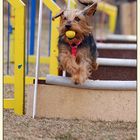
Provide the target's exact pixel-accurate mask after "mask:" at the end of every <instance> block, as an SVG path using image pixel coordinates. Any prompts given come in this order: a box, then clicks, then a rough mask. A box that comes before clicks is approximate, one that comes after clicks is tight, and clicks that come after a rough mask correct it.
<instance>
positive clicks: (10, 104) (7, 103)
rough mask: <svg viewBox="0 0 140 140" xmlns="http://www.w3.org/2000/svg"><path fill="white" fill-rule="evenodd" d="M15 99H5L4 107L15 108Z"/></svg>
mask: <svg viewBox="0 0 140 140" xmlns="http://www.w3.org/2000/svg"><path fill="white" fill-rule="evenodd" d="M14 102H15V100H14V99H13V98H12V99H4V108H5V109H14Z"/></svg>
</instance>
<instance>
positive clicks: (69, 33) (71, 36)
mask: <svg viewBox="0 0 140 140" xmlns="http://www.w3.org/2000/svg"><path fill="white" fill-rule="evenodd" d="M65 35H66V37H67V38H68V39H73V38H74V37H75V35H76V32H75V31H72V30H69V31H66V33H65Z"/></svg>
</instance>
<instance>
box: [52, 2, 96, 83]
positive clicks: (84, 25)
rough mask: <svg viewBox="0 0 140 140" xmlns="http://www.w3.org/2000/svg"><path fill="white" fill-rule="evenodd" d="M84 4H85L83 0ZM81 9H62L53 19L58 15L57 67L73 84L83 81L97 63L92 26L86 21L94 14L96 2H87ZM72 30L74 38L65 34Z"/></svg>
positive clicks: (94, 68)
mask: <svg viewBox="0 0 140 140" xmlns="http://www.w3.org/2000/svg"><path fill="white" fill-rule="evenodd" d="M84 4H85V5H86V3H85V1H84ZM87 5H88V6H86V7H85V8H84V9H83V10H79V9H74V10H62V11H61V12H60V13H59V14H58V15H56V16H55V17H53V20H54V19H55V18H57V17H60V27H59V41H58V51H59V56H58V61H59V69H61V70H65V71H66V72H67V73H69V74H70V75H71V79H72V80H73V82H74V83H75V84H82V83H84V82H85V81H86V80H87V79H88V78H89V77H90V75H91V73H92V71H93V70H97V67H98V64H97V62H96V58H97V48H96V43H95V40H94V38H93V35H92V27H91V26H90V25H89V23H88V19H89V18H90V16H92V15H94V13H95V11H96V8H97V3H92V4H91V5H89V4H87ZM69 30H71V31H74V32H75V33H76V34H75V36H74V38H68V37H67V36H66V32H67V31H69Z"/></svg>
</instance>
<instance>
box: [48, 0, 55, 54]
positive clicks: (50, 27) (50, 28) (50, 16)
mask: <svg viewBox="0 0 140 140" xmlns="http://www.w3.org/2000/svg"><path fill="white" fill-rule="evenodd" d="M53 1H54V2H56V0H53ZM49 14H50V15H49V19H50V21H49V48H48V52H49V56H50V48H51V30H52V24H51V23H52V21H51V20H52V12H51V11H50V13H49Z"/></svg>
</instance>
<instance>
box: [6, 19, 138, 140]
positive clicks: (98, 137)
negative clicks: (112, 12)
mask: <svg viewBox="0 0 140 140" xmlns="http://www.w3.org/2000/svg"><path fill="white" fill-rule="evenodd" d="M5 21H6V20H5ZM45 27H46V26H44V27H43V28H45ZM46 31H47V30H43V35H42V38H43V40H42V47H43V49H42V51H41V55H42V54H43V55H45V53H44V50H46V51H47V49H46V45H45V44H47V43H46V42H45V41H46V40H47V39H46V38H47V35H48V33H47V32H46ZM4 37H5V44H4V60H5V62H4V74H6V67H7V63H6V60H7V59H6V56H7V47H6V45H7V42H6V38H7V30H6V24H5V32H4ZM47 69H48V66H47V65H41V66H40V76H45V75H46V73H47ZM10 74H13V64H10ZM34 74H35V65H33V64H30V65H29V75H30V76H34ZM13 92H14V90H13V86H10V85H7V86H4V97H7V98H9V97H13ZM29 92H30V91H29V90H28V87H26V89H25V105H26V97H27V94H28V93H29ZM4 140H136V123H135V122H119V121H116V122H106V121H100V120H98V121H91V120H77V119H75V120H64V119H60V118H35V119H33V118H31V117H28V116H26V114H25V115H23V116H18V115H16V114H15V113H14V112H13V111H12V110H4Z"/></svg>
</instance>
